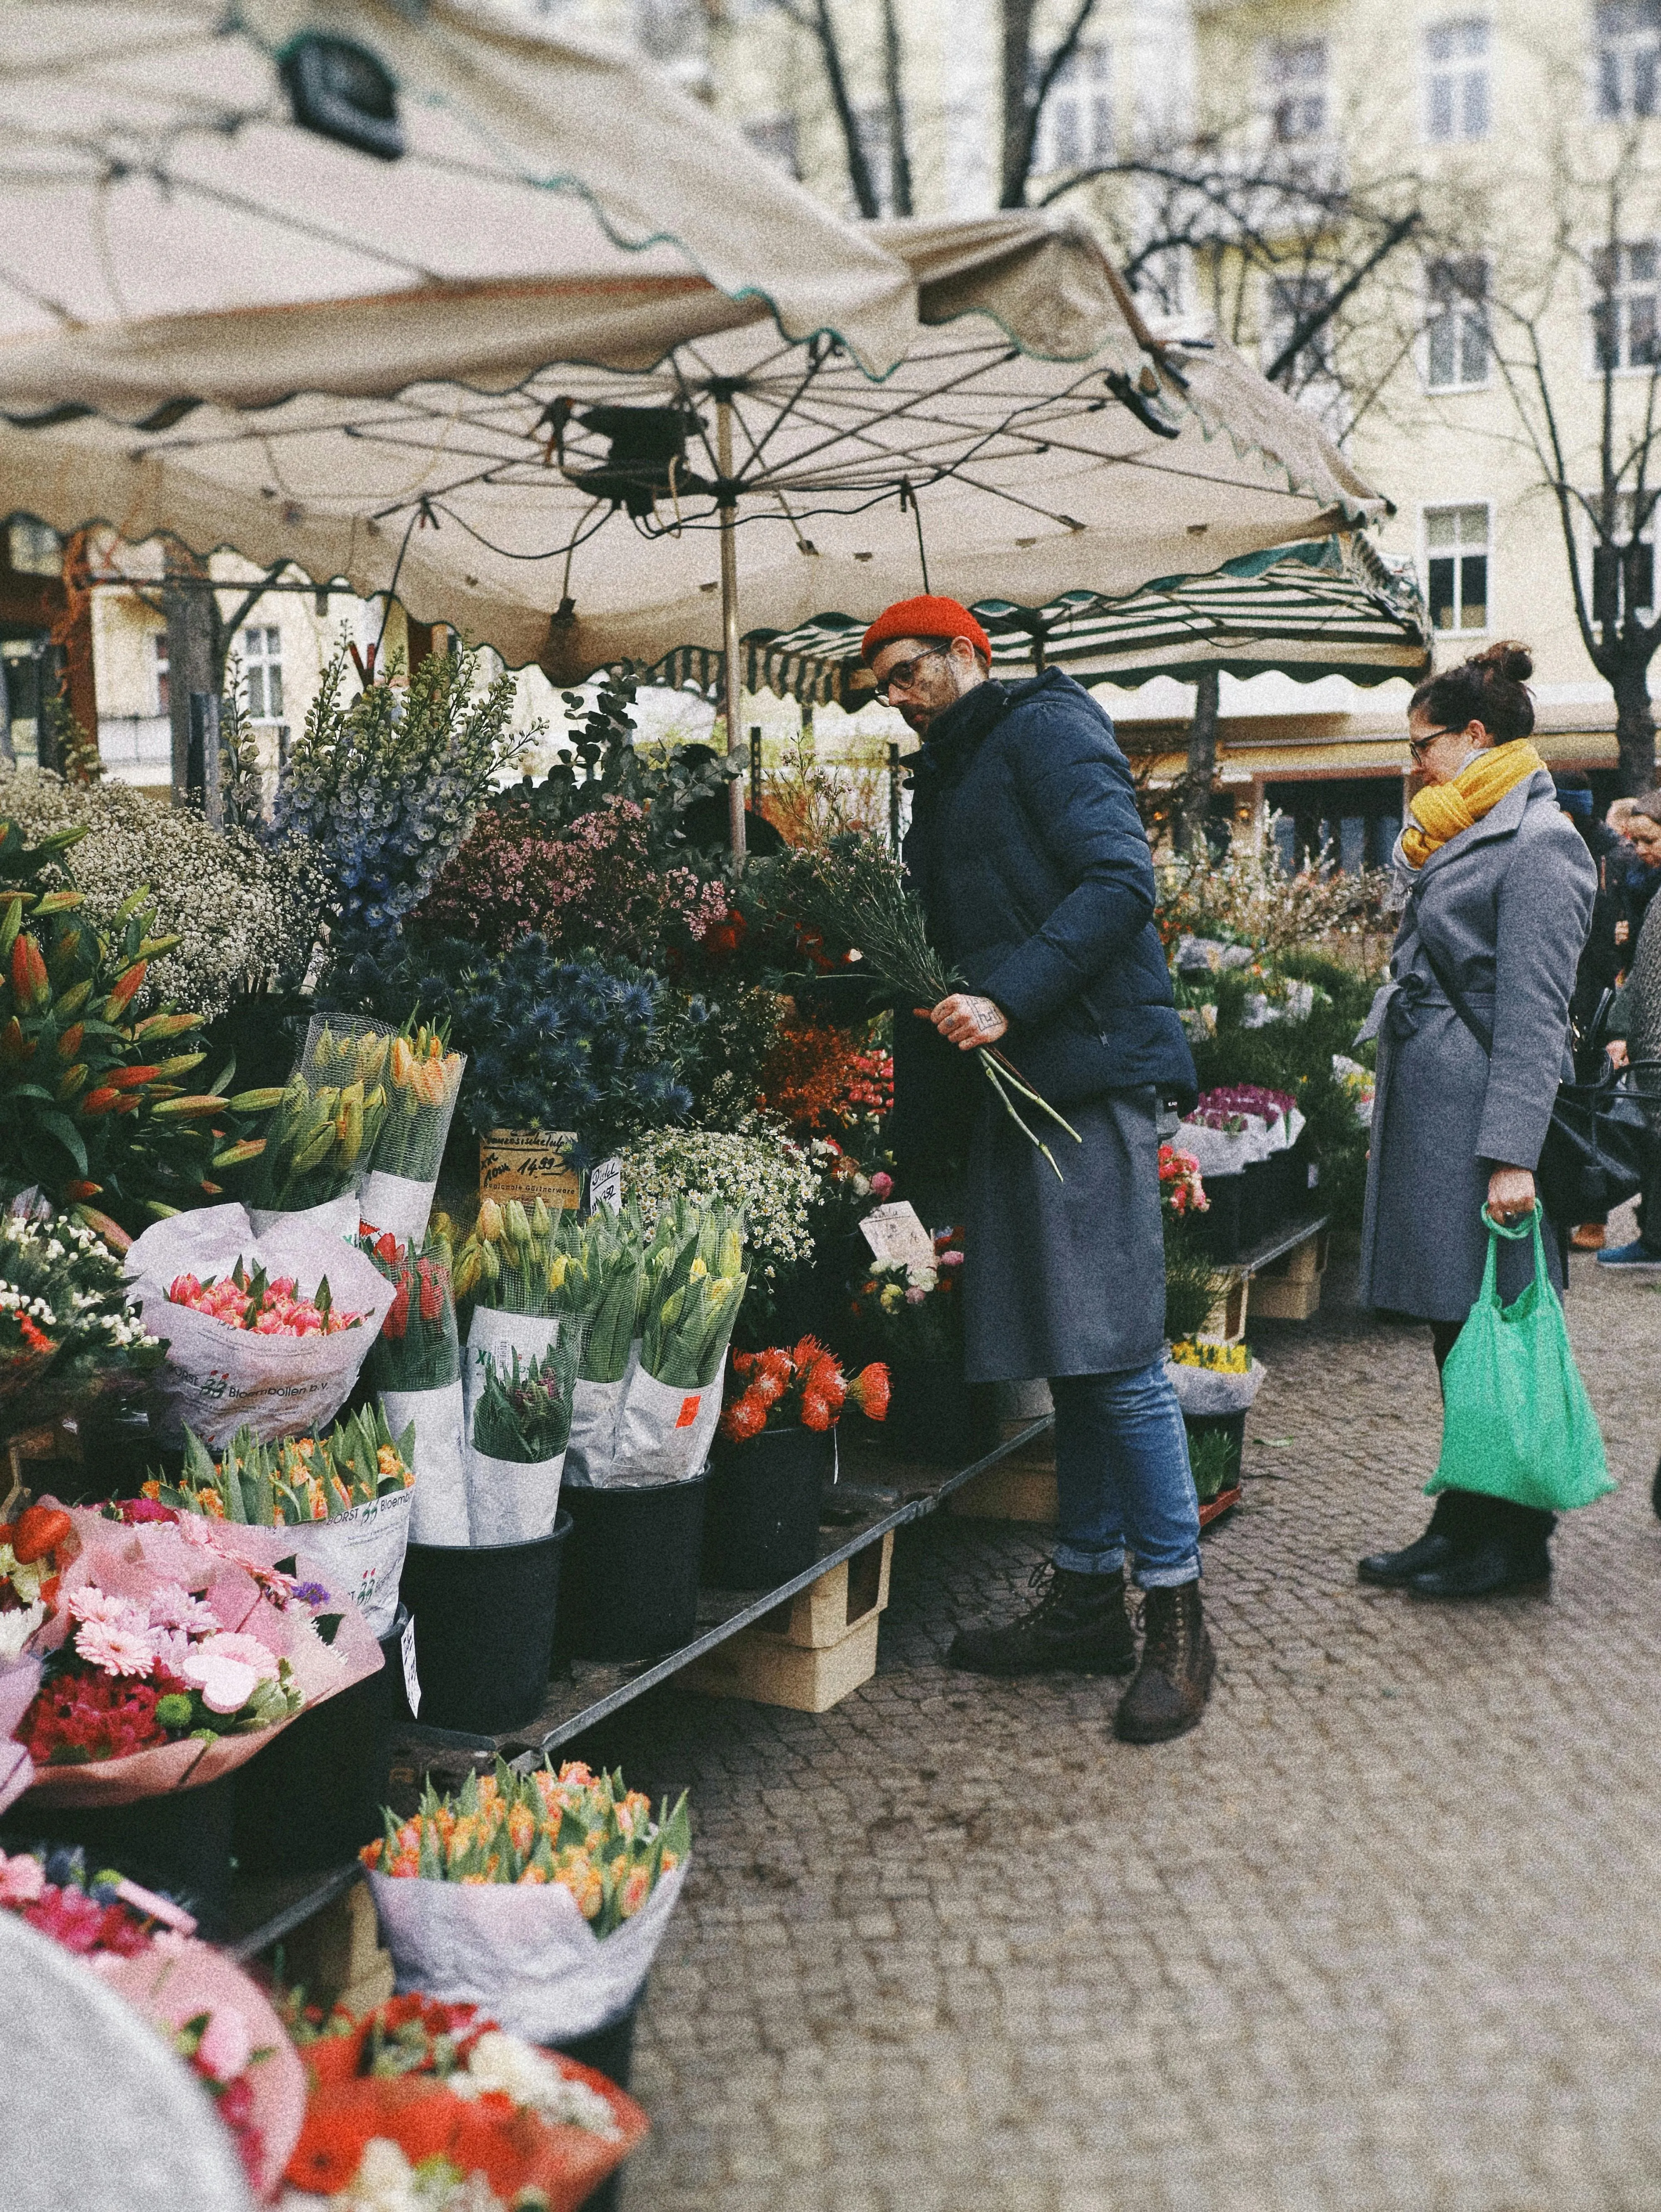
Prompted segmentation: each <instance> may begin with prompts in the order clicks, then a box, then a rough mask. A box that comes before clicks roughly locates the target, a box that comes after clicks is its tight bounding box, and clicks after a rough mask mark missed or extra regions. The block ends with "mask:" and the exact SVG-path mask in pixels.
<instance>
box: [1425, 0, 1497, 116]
mask: <svg viewBox="0 0 1661 2212" xmlns="http://www.w3.org/2000/svg"><path fill="white" fill-rule="evenodd" d="M1425 136H1426V137H1427V138H1428V139H1429V140H1430V142H1431V143H1432V145H1433V146H1451V145H1455V144H1457V143H1459V142H1460V141H1461V140H1468V139H1472V138H1486V137H1488V25H1487V24H1486V23H1485V22H1483V21H1482V20H1481V19H1480V18H1471V19H1469V20H1467V21H1464V22H1462V23H1436V24H1433V26H1432V27H1431V28H1430V29H1429V30H1428V31H1427V33H1426V34H1425Z"/></svg>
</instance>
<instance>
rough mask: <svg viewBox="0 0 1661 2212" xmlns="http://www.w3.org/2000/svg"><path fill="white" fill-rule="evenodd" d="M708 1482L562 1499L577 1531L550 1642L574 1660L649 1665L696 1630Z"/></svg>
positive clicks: (702, 1478)
mask: <svg viewBox="0 0 1661 2212" xmlns="http://www.w3.org/2000/svg"><path fill="white" fill-rule="evenodd" d="M708 1486H709V1480H708V1476H707V1475H706V1474H698V1475H693V1476H692V1477H691V1478H690V1479H689V1480H684V1481H681V1482H653V1483H624V1484H619V1485H618V1486H615V1487H612V1488H610V1489H605V1490H578V1489H575V1488H573V1489H568V1490H567V1491H566V1492H564V1493H563V1495H564V1498H565V1503H566V1505H567V1506H568V1508H569V1510H570V1515H571V1519H572V1521H573V1522H574V1523H575V1526H574V1528H573V1529H572V1532H571V1556H570V1559H569V1561H568V1562H567V1564H566V1569H565V1587H566V1600H565V1603H564V1604H563V1606H562V1607H561V1608H560V1614H559V1620H558V1624H557V1635H556V1642H557V1647H558V1649H559V1650H561V1651H563V1652H569V1654H570V1656H572V1657H573V1658H576V1659H620V1660H635V1659H656V1658H659V1657H660V1656H662V1654H663V1653H664V1652H666V1651H675V1650H678V1649H679V1648H680V1646H681V1645H682V1644H690V1643H691V1640H692V1637H693V1634H694V1632H696V1630H697V1620H698V1558H699V1553H700V1550H701V1548H702V1546H703V1500H704V1492H705V1491H706V1490H707V1488H708Z"/></svg>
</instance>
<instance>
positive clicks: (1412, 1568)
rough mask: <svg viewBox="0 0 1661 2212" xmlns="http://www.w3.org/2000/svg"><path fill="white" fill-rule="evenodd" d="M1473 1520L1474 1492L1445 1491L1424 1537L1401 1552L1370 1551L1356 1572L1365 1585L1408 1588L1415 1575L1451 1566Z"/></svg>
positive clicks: (1356, 1568) (1439, 1499)
mask: <svg viewBox="0 0 1661 2212" xmlns="http://www.w3.org/2000/svg"><path fill="white" fill-rule="evenodd" d="M1471 1521H1472V1512H1471V1498H1470V1493H1469V1492H1468V1491H1463V1490H1445V1491H1444V1492H1442V1494H1441V1496H1440V1497H1439V1498H1438V1499H1437V1501H1436V1506H1435V1510H1434V1511H1433V1513H1432V1515H1431V1516H1430V1526H1429V1527H1428V1528H1427V1529H1426V1531H1425V1533H1424V1534H1423V1535H1422V1536H1421V1537H1419V1538H1417V1539H1416V1540H1415V1541H1414V1542H1413V1543H1411V1544H1408V1545H1405V1546H1403V1547H1402V1550H1401V1551H1399V1552H1369V1553H1367V1555H1366V1559H1360V1560H1358V1561H1357V1562H1356V1567H1355V1571H1356V1573H1357V1575H1358V1576H1359V1577H1360V1579H1361V1580H1362V1581H1363V1582H1364V1583H1378V1584H1379V1585H1380V1586H1381V1587H1382V1588H1384V1589H1406V1587H1407V1585H1408V1584H1409V1583H1410V1582H1411V1581H1412V1580H1413V1578H1414V1577H1415V1575H1422V1574H1427V1573H1429V1572H1431V1571H1433V1570H1435V1569H1438V1568H1440V1567H1445V1566H1446V1565H1447V1564H1448V1562H1449V1561H1450V1560H1451V1559H1452V1558H1453V1557H1454V1556H1455V1554H1456V1553H1457V1552H1458V1551H1459V1550H1460V1548H1461V1547H1462V1546H1463V1544H1464V1543H1465V1541H1466V1540H1467V1538H1468V1536H1469V1534H1470V1524H1471Z"/></svg>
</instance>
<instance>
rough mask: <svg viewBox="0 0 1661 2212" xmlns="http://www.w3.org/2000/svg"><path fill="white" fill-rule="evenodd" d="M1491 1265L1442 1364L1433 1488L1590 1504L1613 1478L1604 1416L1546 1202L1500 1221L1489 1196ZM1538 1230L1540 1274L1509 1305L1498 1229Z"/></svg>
mask: <svg viewBox="0 0 1661 2212" xmlns="http://www.w3.org/2000/svg"><path fill="white" fill-rule="evenodd" d="M1482 1218H1483V1219H1484V1220H1485V1221H1486V1222H1487V1223H1488V1265H1487V1266H1486V1267H1484V1268H1483V1270H1482V1295H1481V1297H1479V1298H1478V1299H1477V1301H1476V1303H1475V1305H1474V1306H1473V1307H1472V1308H1471V1310H1470V1318H1469V1320H1468V1321H1467V1322H1466V1323H1465V1325H1464V1327H1463V1328H1462V1329H1461V1330H1460V1332H1459V1339H1458V1341H1457V1344H1456V1345H1455V1346H1454V1347H1453V1349H1452V1351H1451V1352H1450V1353H1449V1354H1448V1358H1447V1365H1446V1366H1445V1369H1444V1370H1443V1373H1442V1395H1443V1400H1444V1402H1445V1411H1444V1414H1443V1420H1442V1458H1441V1463H1440V1464H1439V1467H1438V1468H1437V1470H1436V1472H1435V1474H1433V1476H1432V1478H1431V1480H1430V1481H1429V1482H1428V1483H1427V1485H1426V1486H1425V1490H1426V1495H1427V1497H1432V1498H1433V1497H1434V1496H1435V1495H1436V1493H1437V1492H1438V1491H1439V1490H1480V1491H1482V1492H1484V1493H1485V1495H1487V1496H1488V1497H1489V1498H1510V1499H1511V1501H1512V1504H1516V1505H1533V1506H1537V1507H1539V1508H1540V1509H1541V1510H1543V1511H1545V1512H1548V1513H1567V1511H1569V1510H1571V1508H1573V1507H1574V1506H1576V1505H1590V1504H1591V1503H1592V1502H1593V1500H1594V1499H1595V1498H1602V1497H1603V1496H1604V1495H1605V1493H1606V1492H1609V1491H1611V1490H1613V1489H1614V1488H1615V1479H1614V1477H1613V1476H1612V1475H1611V1474H1610V1473H1609V1462H1608V1461H1607V1460H1606V1459H1605V1458H1604V1456H1603V1437H1601V1436H1600V1435H1599V1433H1598V1429H1597V1416H1596V1415H1595V1414H1594V1413H1593V1412H1592V1410H1591V1400H1590V1399H1589V1398H1588V1397H1587V1395H1586V1386H1585V1383H1582V1381H1581V1380H1580V1371H1579V1369H1578V1368H1577V1367H1576V1365H1575V1364H1574V1354H1573V1352H1571V1351H1570V1349H1569V1334H1568V1330H1567V1328H1566V1327H1565V1326H1564V1322H1563V1309H1562V1306H1561V1304H1560V1303H1559V1302H1558V1297H1557V1293H1556V1291H1555V1290H1554V1289H1553V1288H1552V1285H1551V1278H1550V1276H1549V1275H1548V1273H1546V1255H1545V1250H1544V1248H1543V1246H1542V1243H1541V1241H1540V1209H1539V1207H1538V1206H1536V1207H1535V1209H1534V1212H1533V1213H1532V1214H1531V1215H1530V1221H1529V1225H1526V1226H1524V1227H1520V1228H1517V1229H1506V1228H1502V1227H1501V1226H1500V1224H1499V1223H1498V1222H1496V1221H1495V1220H1494V1218H1492V1216H1491V1215H1490V1214H1489V1212H1488V1208H1487V1207H1486V1206H1484V1207H1483V1209H1482ZM1530 1233H1531V1234H1532V1236H1533V1237H1534V1280H1533V1281H1532V1282H1531V1283H1530V1285H1529V1286H1528V1288H1527V1289H1526V1290H1525V1291H1524V1293H1523V1295H1522V1297H1520V1298H1518V1301H1517V1303H1516V1304H1515V1305H1511V1306H1502V1305H1501V1304H1500V1293H1499V1290H1498V1288H1497V1287H1496V1285H1495V1281H1494V1258H1495V1255H1496V1253H1497V1251H1498V1249H1499V1247H1498V1244H1497V1243H1496V1239H1497V1238H1499V1237H1512V1238H1516V1237H1527V1236H1529V1235H1530Z"/></svg>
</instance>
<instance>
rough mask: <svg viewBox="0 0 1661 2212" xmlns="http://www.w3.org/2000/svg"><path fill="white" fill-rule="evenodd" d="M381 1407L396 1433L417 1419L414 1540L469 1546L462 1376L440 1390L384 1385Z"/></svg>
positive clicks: (413, 1509)
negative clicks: (407, 1388)
mask: <svg viewBox="0 0 1661 2212" xmlns="http://www.w3.org/2000/svg"><path fill="white" fill-rule="evenodd" d="M380 1410H381V1412H382V1413H384V1414H385V1415H386V1426H387V1427H388V1428H389V1429H390V1430H391V1431H392V1434H393V1435H394V1436H395V1437H401V1436H402V1435H403V1433H404V1431H405V1429H406V1428H408V1426H409V1425H410V1424H411V1421H413V1422H414V1423H415V1447H414V1451H413V1455H412V1456H411V1462H410V1464H411V1466H412V1467H413V1468H414V1469H415V1491H414V1493H413V1495H414V1498H415V1503H414V1504H413V1505H412V1506H411V1509H410V1541H411V1543H412V1544H449V1545H452V1546H456V1547H462V1546H465V1544H466V1542H467V1453H466V1443H465V1428H464V1421H465V1413H464V1409H463V1406H462V1395H461V1383H460V1378H459V1377H458V1378H457V1380H456V1381H455V1382H453V1383H441V1385H440V1386H439V1388H438V1389H436V1390H383V1391H382V1392H381V1394H380Z"/></svg>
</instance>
